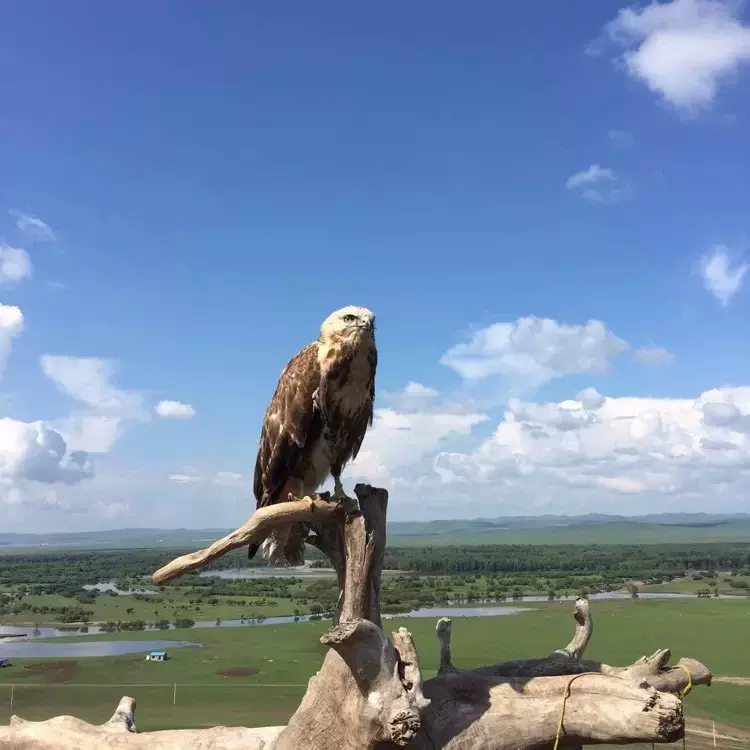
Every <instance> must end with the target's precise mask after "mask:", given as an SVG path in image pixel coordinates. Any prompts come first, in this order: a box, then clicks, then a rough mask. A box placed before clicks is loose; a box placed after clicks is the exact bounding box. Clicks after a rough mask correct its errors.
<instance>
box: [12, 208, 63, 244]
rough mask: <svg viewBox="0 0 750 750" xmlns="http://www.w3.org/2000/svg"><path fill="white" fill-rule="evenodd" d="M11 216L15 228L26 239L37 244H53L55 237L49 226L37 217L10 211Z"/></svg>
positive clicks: (13, 210) (14, 210)
mask: <svg viewBox="0 0 750 750" xmlns="http://www.w3.org/2000/svg"><path fill="white" fill-rule="evenodd" d="M10 214H11V216H13V218H14V219H15V220H16V227H17V228H18V230H19V231H20V232H21V233H22V234H23V235H24V236H25V237H27V238H28V239H30V240H35V241H37V242H54V241H55V240H56V239H57V235H56V234H55V233H54V232H53V231H52V228H51V227H50V226H49V224H46V223H45V222H43V221H42V220H41V219H40V218H39V217H37V216H32V215H31V214H27V213H24V212H23V211H18V210H17V209H12V210H11V212H10Z"/></svg>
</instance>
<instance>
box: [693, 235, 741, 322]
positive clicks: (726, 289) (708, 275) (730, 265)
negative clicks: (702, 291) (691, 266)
mask: <svg viewBox="0 0 750 750" xmlns="http://www.w3.org/2000/svg"><path fill="white" fill-rule="evenodd" d="M748 268H750V266H748V264H747V263H741V262H733V261H732V259H731V258H730V255H729V250H728V248H726V247H724V246H723V245H717V246H716V247H715V248H713V249H712V250H711V251H710V252H709V253H706V254H705V255H704V256H703V257H702V258H701V262H700V274H701V278H702V279H703V286H704V287H705V288H706V290H707V291H708V292H710V293H711V294H713V296H714V297H716V299H717V300H719V302H720V303H721V305H723V306H724V307H726V306H727V305H728V304H729V303H730V302H731V301H732V298H733V297H734V295H735V294H737V292H739V291H740V289H741V287H742V284H743V282H744V281H745V276H746V275H747V271H748Z"/></svg>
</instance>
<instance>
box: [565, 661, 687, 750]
mask: <svg viewBox="0 0 750 750" xmlns="http://www.w3.org/2000/svg"><path fill="white" fill-rule="evenodd" d="M677 666H678V667H679V668H680V669H682V670H684V671H685V674H686V675H687V685H686V686H685V689H684V690H680V697H681V698H684V697H685V696H686V695H687V694H688V693H689V692H690V691H691V690H692V689H693V676H692V675H691V674H690V670H689V669H688V668H687V667H686V666H685V665H684V664H678V665H677ZM588 674H597V673H596V672H580V673H579V674H574V675H573V676H572V677H571V678H570V679H569V680H568V683H567V685H565V693H564V694H563V702H562V709H561V710H560V721H558V722H557V732H555V744H554V745H553V747H552V750H557V746H558V745H559V744H560V737H561V736H562V732H563V722H564V721H565V707H566V706H567V705H568V698H570V686H571V685H572V684H573V681H574V680H577V679H578V678H579V677H583V676H584V675H588ZM653 746H654V743H653V742H652V743H651V747H652V748H653ZM682 747H683V748H684V747H685V736H684V735H683V737H682Z"/></svg>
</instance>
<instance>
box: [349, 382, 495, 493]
mask: <svg viewBox="0 0 750 750" xmlns="http://www.w3.org/2000/svg"><path fill="white" fill-rule="evenodd" d="M415 386H419V387H417V388H415ZM423 388H424V386H421V385H419V384H417V383H410V384H409V385H407V386H406V389H405V392H407V391H408V392H409V393H412V394H413V393H414V392H419V393H423V391H422V389H423ZM425 390H428V391H430V394H429V395H430V398H431V400H433V399H437V398H438V396H439V395H440V394H439V393H438V392H435V393H432V389H425ZM401 395H404V393H402V394H401ZM397 400H399V399H397ZM400 401H401V403H402V404H404V405H406V404H408V398H407V399H406V400H404V399H401V400H400ZM422 406H423V405H422V404H420V403H412V405H411V408H410V409H405V410H404V411H397V410H396V409H390V408H389V409H376V410H375V418H374V420H373V425H372V427H370V429H369V430H368V432H367V435H366V436H365V439H364V442H363V444H362V448H361V450H360V452H359V455H358V456H357V458H356V459H355V460H354V461H352V463H351V464H349V466H348V467H347V468H346V475H347V476H356V477H363V478H365V479H367V480H368V481H370V482H373V483H384V484H389V483H390V482H391V481H392V479H393V477H394V474H395V473H396V472H397V471H398V470H399V469H404V468H407V467H410V466H411V467H413V466H414V465H416V463H417V462H418V461H419V460H420V459H423V458H425V457H426V456H428V455H429V454H431V453H434V452H435V451H436V450H437V449H438V447H439V446H441V444H442V443H443V442H444V441H445V440H446V439H448V438H451V437H458V436H466V435H469V434H470V433H471V430H472V428H473V427H474V426H475V425H478V424H481V423H482V422H484V421H486V420H487V415H486V414H480V413H475V412H467V411H465V410H462V409H460V408H458V407H455V406H453V405H451V404H441V405H437V404H435V405H431V407H430V409H429V410H423V409H422V408H421V407H422Z"/></svg>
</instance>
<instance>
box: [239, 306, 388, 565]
mask: <svg viewBox="0 0 750 750" xmlns="http://www.w3.org/2000/svg"><path fill="white" fill-rule="evenodd" d="M377 364H378V352H377V349H376V348H375V316H374V315H373V313H372V312H371V311H370V310H368V309H367V308H365V307H353V306H350V307H344V308H342V309H340V310H336V312H334V313H332V314H331V315H329V316H328V317H327V318H326V319H325V320H324V321H323V325H322V326H321V327H320V336H319V338H318V340H317V341H313V342H312V343H310V344H308V345H307V346H306V347H304V348H303V349H301V350H300V351H299V352H297V354H295V356H294V357H292V359H291V360H290V361H289V362H288V363H287V365H286V367H284V369H283V370H282V372H281V376H280V378H279V382H278V384H277V386H276V391H275V393H274V394H273V398H272V399H271V403H270V404H269V405H268V408H267V409H266V413H265V416H264V417H263V426H262V429H261V435H260V442H259V445H258V456H257V458H256V461H255V479H254V483H253V492H254V494H255V499H256V504H257V507H258V508H263V507H265V506H267V505H272V504H274V503H279V502H285V501H286V500H288V498H289V495H290V494H291V495H293V496H294V497H297V498H300V497H304V496H305V495H309V494H310V493H313V492H315V490H317V488H318V487H320V485H321V484H323V483H324V482H325V481H326V479H327V478H328V477H329V476H332V477H333V481H334V492H333V498H334V499H337V500H341V499H342V498H344V497H345V496H346V494H345V492H344V489H343V487H342V485H341V472H342V470H343V469H344V466H345V465H346V463H347V462H348V461H349V460H351V459H353V458H356V456H357V453H358V452H359V449H360V446H361V445H362V440H363V439H364V437H365V433H366V432H367V428H368V426H369V425H371V424H372V417H373V404H374V401H375V370H376V368H377ZM307 533H308V532H307V529H306V527H305V526H304V525H303V524H298V523H297V524H290V526H289V527H288V528H284V529H278V530H274V531H273V532H272V533H271V534H270V535H269V536H268V537H267V538H266V540H265V541H264V542H263V544H262V545H261V546H260V547H259V546H258V545H250V547H249V549H248V559H252V558H253V557H254V556H255V554H256V552H257V551H258V549H259V548H261V547H262V551H263V554H264V556H265V557H266V558H267V559H268V560H269V562H271V563H273V564H285V565H299V564H301V563H302V562H303V560H304V546H305V538H306V537H307Z"/></svg>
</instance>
